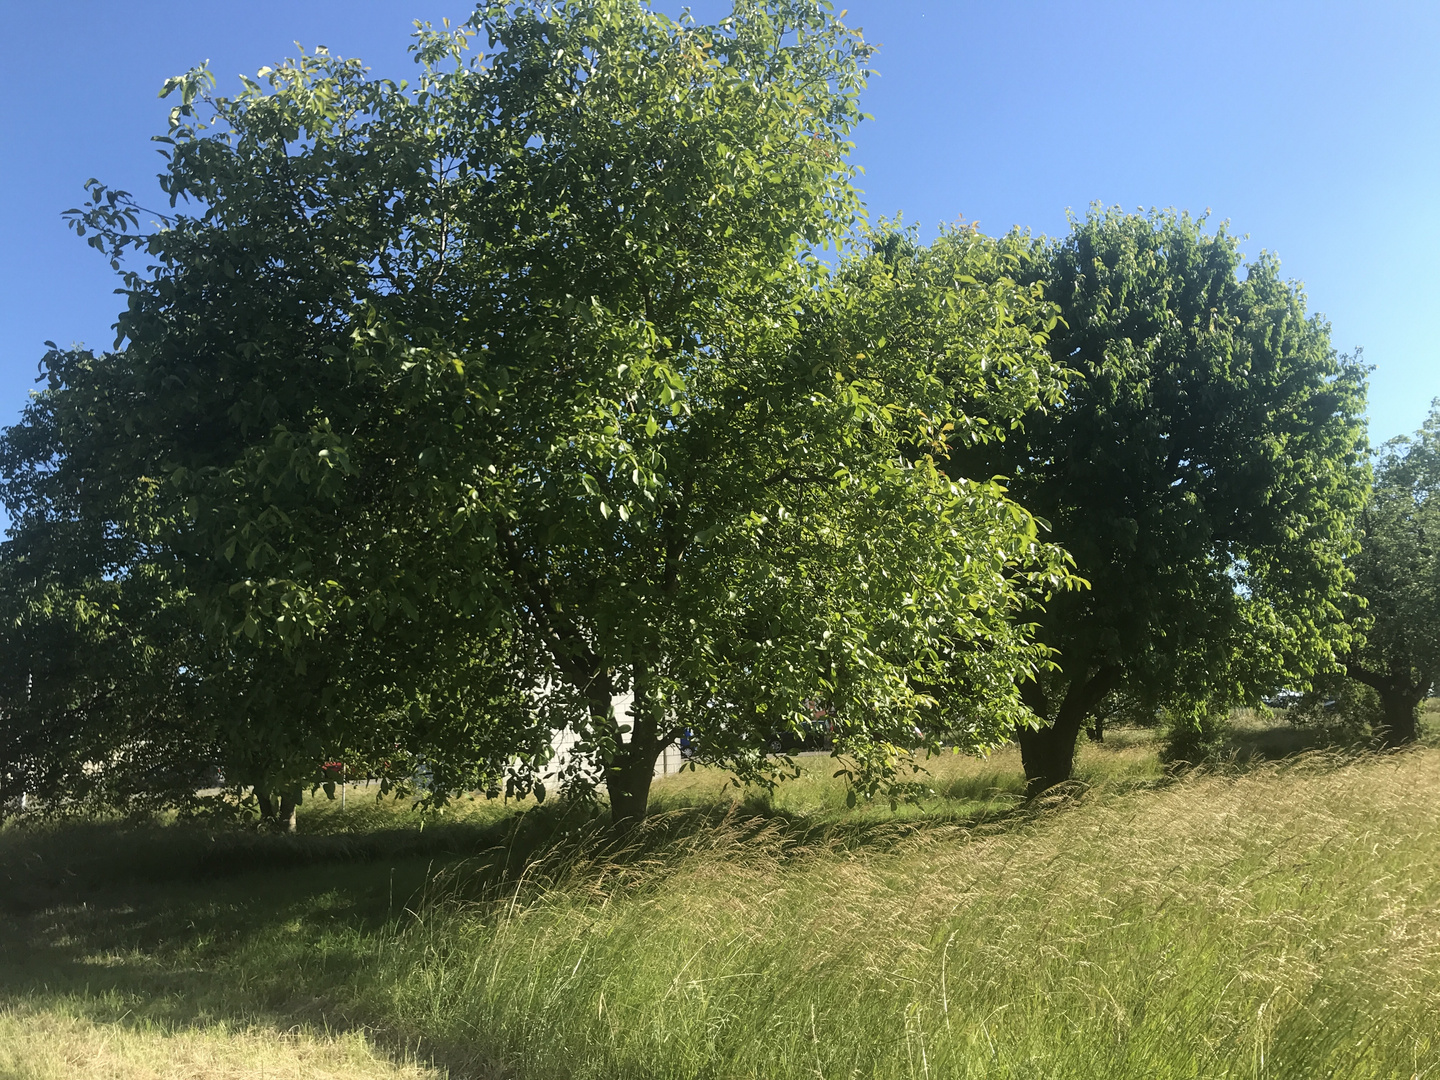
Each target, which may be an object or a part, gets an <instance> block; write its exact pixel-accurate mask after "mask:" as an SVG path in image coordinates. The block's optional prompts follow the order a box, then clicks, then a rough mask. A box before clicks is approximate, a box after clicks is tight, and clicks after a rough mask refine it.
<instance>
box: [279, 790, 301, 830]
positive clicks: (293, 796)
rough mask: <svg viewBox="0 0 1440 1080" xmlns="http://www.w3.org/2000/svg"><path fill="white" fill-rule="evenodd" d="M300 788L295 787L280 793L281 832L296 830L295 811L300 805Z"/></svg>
mask: <svg viewBox="0 0 1440 1080" xmlns="http://www.w3.org/2000/svg"><path fill="white" fill-rule="evenodd" d="M300 802H301V794H300V789H299V788H295V789H293V790H290V791H286V792H283V793H282V794H281V795H280V818H279V822H278V824H279V826H280V831H281V832H287V833H293V832H294V831H295V811H296V809H297V808H298V807H299V806H300Z"/></svg>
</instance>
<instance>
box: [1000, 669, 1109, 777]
mask: <svg viewBox="0 0 1440 1080" xmlns="http://www.w3.org/2000/svg"><path fill="white" fill-rule="evenodd" d="M1119 681H1120V669H1119V668H1117V667H1104V668H1101V669H1100V670H1099V671H1098V672H1096V673H1095V674H1094V675H1093V676H1091V677H1090V678H1088V679H1083V680H1081V681H1079V682H1073V683H1071V684H1070V687H1069V689H1068V690H1067V691H1066V693H1065V700H1064V701H1062V702H1061V703H1060V708H1059V710H1058V711H1057V712H1056V714H1055V718H1054V720H1053V721H1051V722H1050V723H1049V724H1047V725H1046V726H1044V727H1041V728H1038V729H1033V728H1021V729H1020V731H1019V732H1018V733H1017V735H1018V739H1019V742H1020V761H1021V762H1022V764H1024V766H1025V791H1026V794H1027V795H1029V796H1031V797H1032V798H1033V797H1034V796H1036V795H1039V794H1040V793H1041V792H1042V791H1047V790H1049V789H1050V788H1052V787H1054V786H1055V785H1056V784H1063V783H1065V781H1067V780H1069V779H1070V778H1071V776H1072V775H1073V774H1074V769H1075V743H1076V740H1077V739H1079V737H1080V729H1081V728H1082V727H1084V725H1085V718H1086V717H1087V716H1089V715H1090V712H1091V711H1092V710H1093V709H1094V708H1095V707H1096V706H1097V705H1099V704H1100V702H1101V701H1103V700H1104V699H1105V695H1106V694H1108V693H1110V691H1111V690H1113V689H1114V688H1115V685H1116V684H1117V683H1118V682H1119ZM1025 698H1026V704H1028V705H1030V707H1031V708H1032V709H1033V710H1035V713H1036V715H1037V716H1039V717H1040V719H1041V720H1046V719H1048V717H1046V716H1045V714H1044V712H1043V711H1042V710H1044V709H1045V699H1044V696H1043V695H1041V694H1038V693H1027V694H1025ZM1037 706H1038V708H1037Z"/></svg>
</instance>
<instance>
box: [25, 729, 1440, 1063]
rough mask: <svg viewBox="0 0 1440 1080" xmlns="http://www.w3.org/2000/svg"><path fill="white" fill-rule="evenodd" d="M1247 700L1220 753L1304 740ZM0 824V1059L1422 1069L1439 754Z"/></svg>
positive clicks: (967, 768)
mask: <svg viewBox="0 0 1440 1080" xmlns="http://www.w3.org/2000/svg"><path fill="white" fill-rule="evenodd" d="M1303 742H1304V737H1303V736H1302V735H1295V734H1289V733H1286V732H1284V731H1278V732H1267V731H1264V730H1261V729H1260V728H1258V727H1254V726H1252V727H1251V728H1249V729H1243V730H1242V731H1241V733H1240V735H1239V737H1238V741H1237V750H1240V751H1242V756H1250V757H1254V756H1256V754H1257V752H1258V754H1259V756H1261V757H1263V756H1265V755H1266V754H1273V753H1279V752H1282V751H1285V750H1291V749H1297V748H1302V746H1303ZM805 766H806V770H805V775H803V776H802V778H801V779H800V780H799V781H796V782H794V783H793V784H791V785H789V786H787V787H783V788H781V789H780V790H779V791H778V792H777V793H776V794H775V795H773V796H765V795H764V794H763V793H755V792H749V793H747V792H741V791H736V790H735V789H733V788H727V787H726V784H725V778H724V777H723V776H719V775H717V774H713V773H712V774H707V773H703V772H702V773H697V774H684V775H682V776H680V777H673V778H668V779H667V780H665V781H662V782H660V783H659V784H658V785H657V791H656V803H657V805H658V806H659V807H660V813H658V814H657V815H656V818H655V820H654V821H652V822H651V824H650V825H648V826H647V827H646V829H645V830H644V831H643V832H641V833H640V834H639V835H637V836H635V837H633V838H632V839H631V840H630V841H628V842H627V843H626V844H625V845H624V846H623V847H615V846H614V845H612V844H610V843H609V841H608V840H607V839H606V837H605V834H604V832H603V830H601V829H600V828H599V827H598V823H596V822H594V821H593V820H590V819H587V817H586V816H585V815H583V814H571V815H570V816H568V817H566V816H565V815H564V814H562V813H561V812H560V811H559V810H558V809H556V808H555V807H553V806H549V805H547V806H546V807H544V808H538V809H537V808H534V807H521V808H520V811H519V812H518V813H517V812H516V808H515V806H514V804H511V805H510V806H509V807H503V806H500V805H499V804H493V803H486V802H484V801H483V800H481V801H480V802H477V803H474V804H468V803H467V804H464V805H463V806H462V807H460V808H459V809H458V810H457V812H456V813H454V814H452V815H450V816H449V817H448V818H447V819H444V820H441V821H438V822H437V821H434V820H430V821H427V822H424V823H423V828H422V822H421V821H420V820H419V819H418V818H416V817H415V815H413V814H409V813H408V812H406V811H404V810H403V808H401V809H396V808H394V807H393V806H386V807H377V806H375V805H374V804H373V803H370V802H368V801H363V800H360V799H353V798H352V801H351V803H350V808H349V810H348V811H347V812H346V813H345V814H343V815H342V814H341V813H340V812H339V810H338V808H337V806H336V804H332V803H326V802H323V801H321V802H319V803H307V804H306V806H305V807H304V808H303V809H302V818H301V835H299V836H297V837H294V838H287V837H277V836H263V835H259V834H255V833H246V832H241V831H207V830H204V829H200V828H196V827H180V826H161V825H152V826H146V827H137V826H133V825H132V826H120V825H115V824H104V823H88V824H74V823H72V824H68V825H63V826H43V827H35V826H26V827H19V828H17V827H13V826H11V827H7V828H6V829H4V830H0V1077H3V1078H11V1077H15V1078H20V1077H24V1078H31V1077H34V1078H41V1077H44V1078H49V1077H69V1076H97V1077H115V1078H127V1080H128V1078H131V1077H135V1078H139V1077H147V1078H148V1077H204V1078H210V1077H232V1076H233V1077H241V1076H244V1077H253V1076H266V1077H367V1078H368V1077H437V1078H438V1077H442V1076H448V1077H451V1078H452V1080H458V1078H462V1077H477V1078H478V1077H517V1078H529V1077H545V1078H572V1077H596V1078H600V1077H604V1078H607V1080H615V1078H644V1077H697V1078H698V1077H755V1078H784V1077H807V1078H836V1080H839V1078H848V1077H917V1078H928V1077H936V1078H939V1077H981V1076H984V1077H1017V1078H1018V1077H1025V1078H1041V1077H1136V1078H1139V1077H1145V1078H1152V1077H1207V1078H1209V1077H1332V1076H1333V1077H1367V1078H1368V1077H1405V1078H1409V1077H1423V1076H1436V1077H1440V1004H1437V1003H1440V750H1437V749H1434V748H1423V749H1418V750H1414V751H1411V752H1407V753H1403V754H1396V755H1390V756H1384V757H1374V756H1367V755H1363V754H1343V755H1339V754H1332V755H1326V754H1312V755H1308V756H1305V757H1301V758H1298V759H1292V760H1287V761H1281V762H1278V763H1264V762H1258V763H1257V762H1251V763H1250V764H1247V765H1243V766H1237V767H1232V768H1228V769H1222V770H1217V771H1214V772H1209V773H1197V774H1191V775H1188V776H1185V777H1182V778H1179V779H1169V778H1167V777H1165V775H1164V772H1163V770H1162V769H1161V767H1160V766H1159V764H1158V762H1157V759H1156V757H1155V753H1154V748H1153V746H1152V744H1151V742H1150V739H1149V737H1148V736H1147V735H1144V734H1141V733H1127V732H1118V733H1116V735H1115V736H1114V737H1112V738H1111V739H1109V740H1108V741H1107V743H1106V745H1105V746H1103V747H1096V746H1087V747H1086V748H1085V749H1084V751H1083V757H1082V761H1081V768H1080V773H1081V777H1082V779H1083V780H1084V781H1085V785H1084V786H1082V787H1077V789H1076V790H1075V791H1074V792H1070V793H1066V794H1062V795H1060V796H1057V797H1056V798H1055V799H1053V800H1051V801H1050V803H1049V804H1048V805H1045V806H1041V807H1034V806H1025V805H1023V804H1022V802H1021V800H1020V797H1019V793H1020V791H1021V788H1022V779H1021V776H1020V773H1019V765H1018V760H1017V759H1016V757H1015V756H1014V754H1013V752H1002V753H998V754H996V755H995V756H994V757H992V758H991V759H990V760H988V761H977V760H974V759H968V758H943V759H938V760H937V761H934V762H932V763H930V767H931V773H930V775H929V776H928V777H927V778H926V783H927V787H928V788H929V789H930V791H932V792H933V794H928V795H927V797H926V798H924V799H922V800H921V802H920V803H919V804H917V805H913V806H902V807H901V808H900V810H899V811H892V810H891V809H890V807H889V805H888V804H886V805H884V806H868V807H867V806H864V805H862V806H861V807H859V808H857V809H856V810H855V811H853V812H847V811H846V810H845V804H844V789H843V788H842V787H841V786H840V784H839V783H838V782H837V781H833V780H832V779H830V777H829V773H830V771H831V769H830V768H829V767H828V766H829V762H828V761H827V760H825V759H820V758H810V759H806V760H805Z"/></svg>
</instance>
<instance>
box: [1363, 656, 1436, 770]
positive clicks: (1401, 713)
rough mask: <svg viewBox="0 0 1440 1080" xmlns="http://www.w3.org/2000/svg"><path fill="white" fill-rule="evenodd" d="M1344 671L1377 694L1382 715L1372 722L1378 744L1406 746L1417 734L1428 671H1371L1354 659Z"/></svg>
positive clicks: (1431, 681)
mask: <svg viewBox="0 0 1440 1080" xmlns="http://www.w3.org/2000/svg"><path fill="white" fill-rule="evenodd" d="M1345 671H1346V674H1347V675H1349V676H1350V678H1352V679H1354V680H1355V681H1356V682H1361V683H1364V684H1365V685H1366V686H1368V687H1370V689H1372V690H1374V691H1375V692H1376V693H1377V694H1379V695H1380V709H1381V719H1380V723H1378V724H1376V725H1374V727H1375V734H1376V735H1378V736H1379V737H1380V745H1381V746H1384V747H1385V748H1387V749H1393V748H1395V747H1397V746H1406V745H1408V744H1410V743H1413V742H1414V741H1415V740H1416V739H1418V738H1419V737H1420V703H1421V702H1422V701H1424V700H1425V696H1426V695H1427V694H1429V693H1430V687H1431V686H1432V685H1434V681H1435V678H1434V676H1433V675H1432V674H1431V673H1429V672H1423V671H1422V672H1419V673H1418V677H1417V676H1416V673H1415V672H1413V671H1411V670H1409V669H1401V671H1400V672H1399V673H1397V672H1395V671H1394V670H1393V669H1392V670H1391V671H1388V672H1383V673H1382V672H1378V671H1371V670H1369V669H1368V668H1366V667H1365V666H1364V665H1363V664H1357V663H1355V662H1354V661H1351V662H1350V663H1348V664H1346V665H1345Z"/></svg>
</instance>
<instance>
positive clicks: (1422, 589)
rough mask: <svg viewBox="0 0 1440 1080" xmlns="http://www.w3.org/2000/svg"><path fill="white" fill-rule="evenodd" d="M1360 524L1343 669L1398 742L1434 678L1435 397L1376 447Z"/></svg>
mask: <svg viewBox="0 0 1440 1080" xmlns="http://www.w3.org/2000/svg"><path fill="white" fill-rule="evenodd" d="M1360 526H1361V529H1362V533H1363V535H1362V539H1361V542H1360V550H1359V551H1358V552H1357V553H1356V554H1355V555H1354V556H1353V557H1352V559H1351V560H1350V566H1351V568H1352V569H1353V571H1354V573H1355V584H1354V592H1355V593H1356V595H1357V596H1359V597H1362V598H1363V599H1364V601H1365V607H1364V609H1363V611H1359V612H1357V613H1356V616H1357V619H1356V621H1357V622H1358V623H1359V624H1360V628H1361V629H1362V632H1363V633H1362V635H1357V639H1356V641H1355V644H1354V647H1353V648H1352V650H1351V651H1350V653H1349V654H1348V656H1347V658H1346V665H1345V669H1346V672H1347V674H1348V675H1349V676H1350V677H1351V678H1353V679H1355V680H1357V681H1358V682H1361V683H1363V684H1364V685H1366V686H1368V687H1370V688H1371V689H1372V690H1374V691H1375V692H1376V693H1377V694H1378V695H1379V697H1380V705H1381V716H1380V717H1379V718H1378V722H1377V723H1376V724H1375V725H1374V726H1375V728H1376V733H1377V734H1378V735H1379V736H1380V738H1381V741H1382V742H1383V743H1384V744H1386V745H1388V746H1399V745H1402V744H1404V743H1409V742H1414V741H1415V739H1416V737H1417V735H1418V731H1417V716H1416V714H1417V712H1418V709H1419V706H1420V703H1421V702H1422V701H1423V700H1424V699H1425V697H1426V696H1427V695H1428V694H1429V693H1430V691H1431V690H1432V689H1433V687H1434V685H1435V680H1436V678H1440V640H1437V638H1436V635H1435V627H1436V626H1437V625H1440V401H1437V402H1435V403H1433V404H1432V405H1431V408H1430V416H1429V417H1428V418H1427V419H1426V421H1425V424H1424V426H1423V427H1422V428H1421V429H1420V430H1419V431H1418V432H1416V433H1415V435H1414V436H1413V437H1405V436H1402V437H1400V438H1396V439H1391V440H1390V441H1389V442H1387V443H1386V444H1385V445H1384V446H1382V447H1381V448H1380V453H1379V460H1378V461H1377V463H1376V467H1375V487H1374V492H1373V494H1372V495H1371V498H1370V501H1369V503H1367V504H1366V507H1365V510H1364V512H1363V513H1362V514H1361V516H1360Z"/></svg>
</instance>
